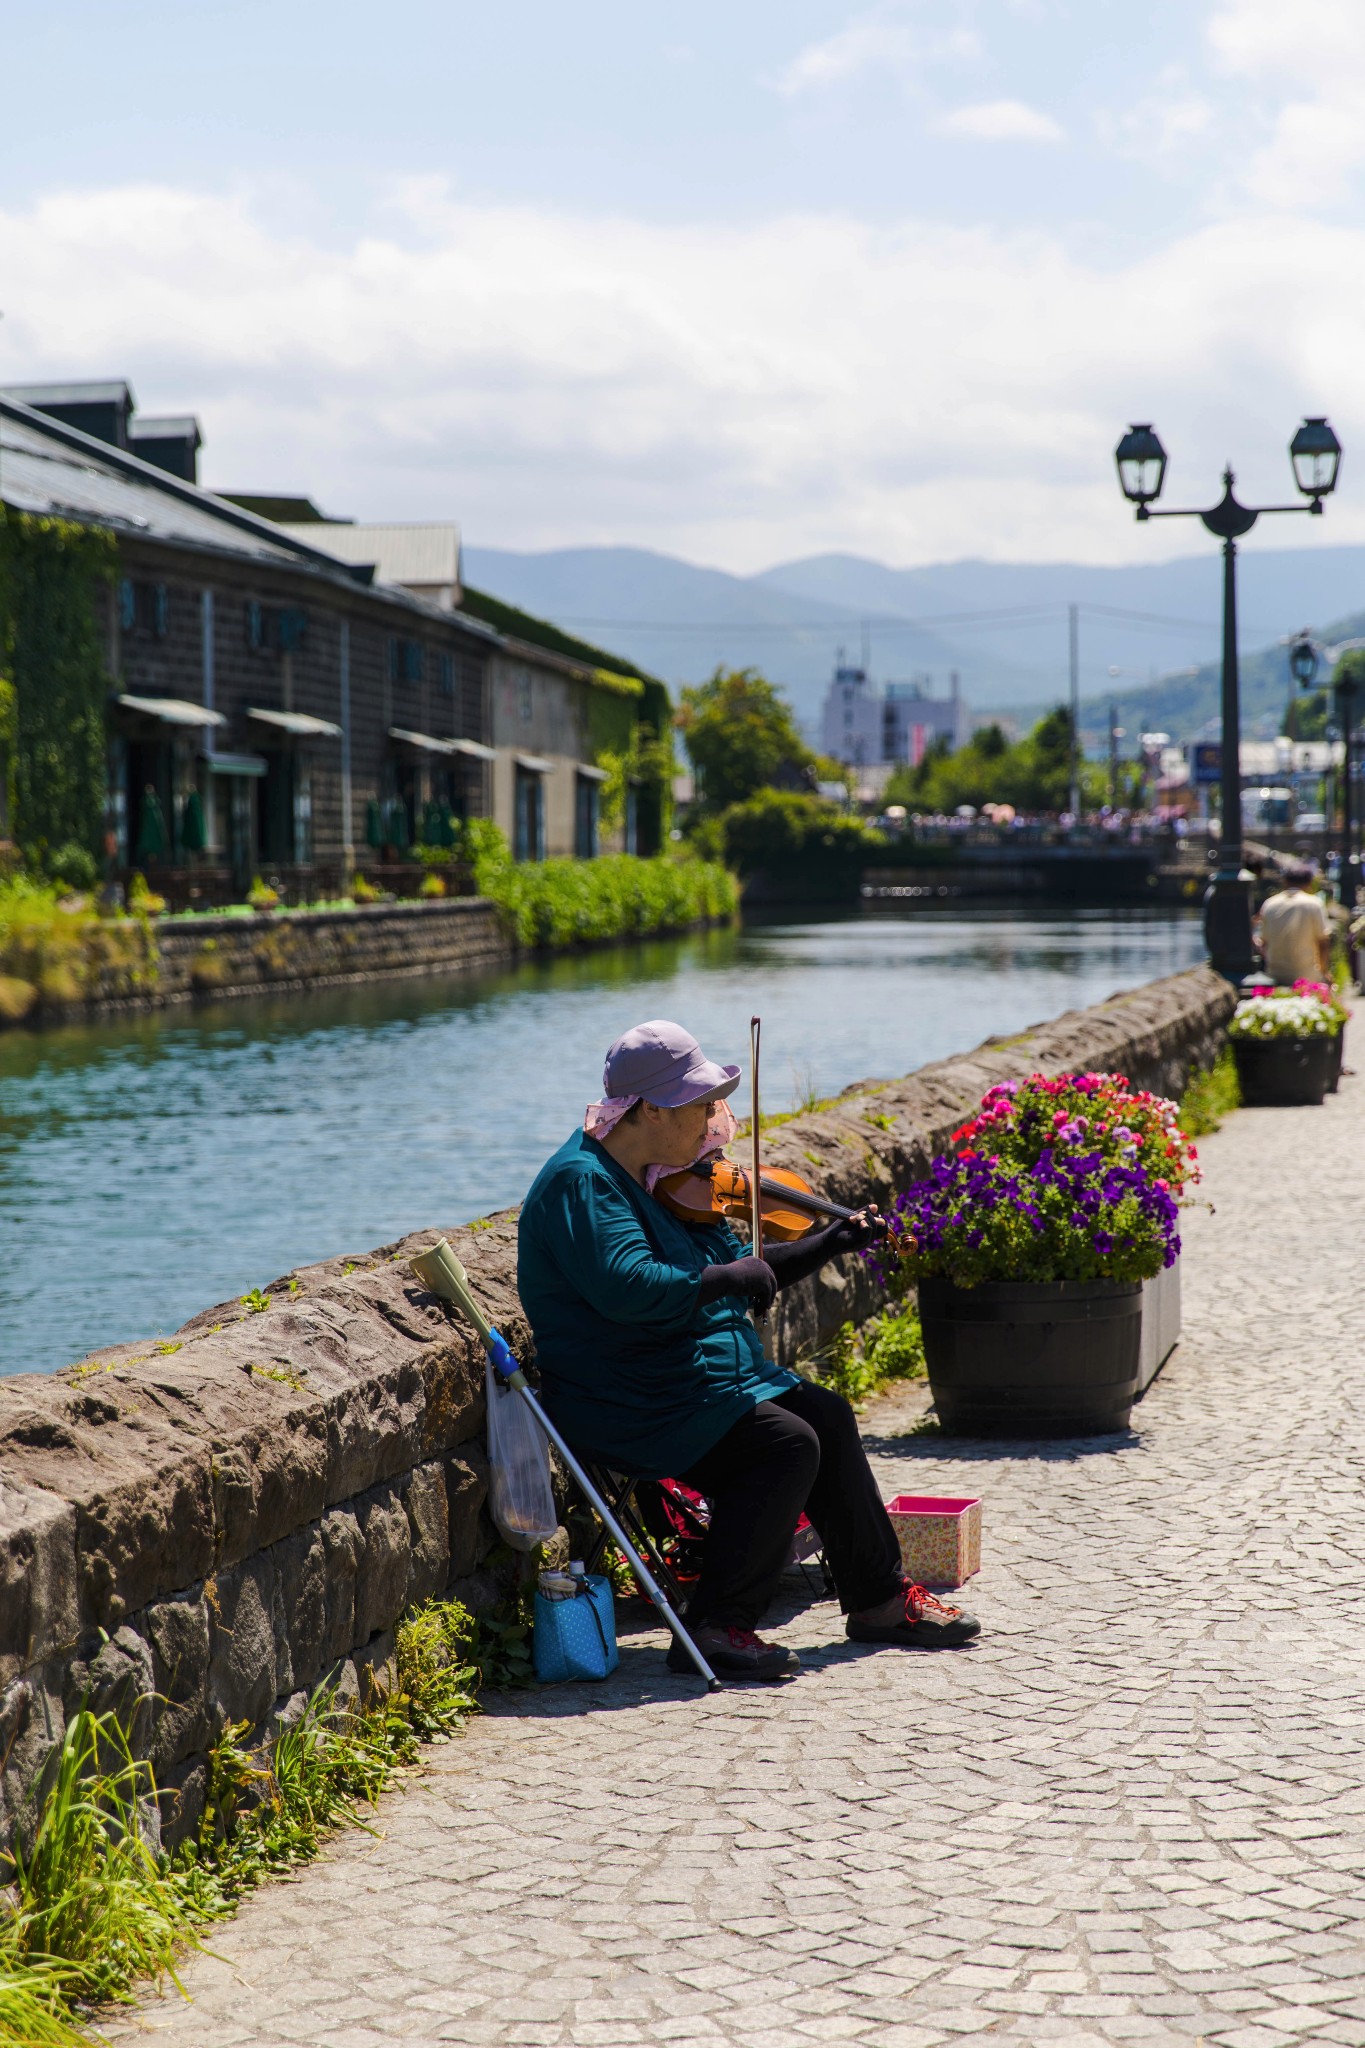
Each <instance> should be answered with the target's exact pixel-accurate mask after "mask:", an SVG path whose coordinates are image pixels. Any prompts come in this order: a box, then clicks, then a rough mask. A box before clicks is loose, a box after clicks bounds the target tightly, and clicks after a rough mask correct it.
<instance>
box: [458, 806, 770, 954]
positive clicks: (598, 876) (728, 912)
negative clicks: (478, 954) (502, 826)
mask: <svg viewBox="0 0 1365 2048" xmlns="http://www.w3.org/2000/svg"><path fill="white" fill-rule="evenodd" d="M462 851H463V852H464V854H465V857H466V858H467V859H468V860H469V861H470V864H471V866H472V867H473V870H474V879H475V885H476V887H477V889H478V892H479V894H480V895H481V896H487V897H489V898H491V900H492V901H493V902H494V903H496V904H497V906H498V908H499V910H500V911H501V913H502V916H503V920H504V922H505V924H506V925H507V928H508V930H509V932H510V934H511V936H512V937H513V938H514V939H515V940H516V942H517V944H518V945H519V946H525V947H527V948H528V949H545V950H561V949H564V948H567V947H570V946H582V945H591V944H594V943H601V942H603V941H605V940H609V939H625V938H644V937H647V936H648V935H649V934H650V933H652V932H667V931H679V930H681V929H682V928H683V927H684V926H686V925H690V924H697V923H699V922H700V921H701V920H702V919H703V918H721V917H733V916H734V914H735V912H736V911H737V910H738V908H739V888H738V884H737V883H736V881H735V878H734V876H733V875H731V874H729V873H727V871H726V870H725V869H724V868H723V867H721V866H720V865H719V863H717V862H715V861H704V860H692V859H687V858H675V857H674V856H672V855H671V854H661V855H659V856H658V857H657V858H656V859H653V860H641V859H638V858H637V857H636V856H635V855H634V854H629V853H608V854H602V855H601V856H600V857H599V858H598V859H596V860H543V861H514V860H513V859H512V856H511V853H510V852H509V850H508V846H507V841H506V839H505V838H504V837H503V835H502V833H501V832H500V831H499V829H498V827H497V826H496V825H494V824H493V823H492V822H491V821H490V820H488V819H486V818H479V819H475V820H473V821H472V822H471V823H470V824H469V825H468V826H467V827H466V828H465V845H464V847H463V848H462Z"/></svg>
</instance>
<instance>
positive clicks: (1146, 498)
mask: <svg viewBox="0 0 1365 2048" xmlns="http://www.w3.org/2000/svg"><path fill="white" fill-rule="evenodd" d="M1114 460H1115V462H1116V463H1117V464H1118V471H1119V489H1120V490H1121V491H1122V492H1123V495H1124V497H1125V498H1127V500H1128V502H1129V504H1131V505H1150V504H1151V503H1152V501H1153V499H1155V498H1159V497H1160V496H1161V486H1162V484H1163V483H1164V482H1165V480H1166V450H1165V449H1164V448H1163V447H1162V445H1161V443H1160V441H1159V440H1158V439H1157V436H1156V434H1155V433H1154V432H1153V431H1152V428H1151V427H1150V426H1149V425H1140V426H1139V425H1134V426H1131V427H1129V429H1128V432H1127V433H1126V434H1125V435H1124V437H1123V439H1122V440H1121V441H1120V442H1119V445H1118V447H1117V448H1116V449H1115V450H1114Z"/></svg>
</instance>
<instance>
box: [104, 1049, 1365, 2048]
mask: <svg viewBox="0 0 1365 2048" xmlns="http://www.w3.org/2000/svg"><path fill="white" fill-rule="evenodd" d="M1357 1028H1359V1027H1357ZM1203 1152H1204V1159H1205V1164H1206V1168H1207V1179H1206V1185H1205V1189H1204V1192H1205V1193H1206V1194H1207V1195H1208V1196H1209V1197H1210V1198H1211V1200H1212V1201H1213V1202H1214V1203H1215V1204H1216V1211H1217V1213H1216V1214H1214V1215H1212V1216H1210V1215H1208V1214H1207V1213H1205V1212H1202V1211H1196V1212H1194V1213H1193V1214H1192V1215H1191V1216H1190V1217H1189V1218H1188V1229H1187V1231H1186V1244H1187V1256H1186V1261H1185V1274H1186V1334H1185V1340H1184V1342H1183V1343H1182V1345H1181V1346H1180V1348H1179V1350H1178V1351H1177V1352H1176V1354H1175V1356H1174V1357H1173V1359H1172V1360H1171V1362H1170V1364H1169V1365H1168V1367H1167V1368H1166V1371H1165V1373H1164V1374H1163V1375H1162V1377H1161V1378H1160V1379H1159V1380H1158V1381H1157V1383H1156V1385H1155V1386H1154V1388H1153V1389H1152V1391H1151V1393H1150V1394H1149V1395H1148V1397H1147V1399H1146V1400H1145V1401H1144V1402H1143V1403H1142V1404H1141V1406H1140V1407H1139V1408H1138V1409H1137V1410H1135V1412H1134V1424H1135V1426H1134V1429H1133V1431H1132V1434H1131V1436H1130V1437H1129V1438H1127V1439H1125V1440H1123V1441H1122V1442H1115V1440H1113V1439H1103V1440H1100V1441H1098V1442H1093V1441H1092V1442H1090V1443H1081V1442H1074V1443H1066V1444H1057V1445H1050V1446H1034V1445H1024V1446H994V1447H992V1446H986V1445H980V1446H973V1445H964V1444H956V1445H950V1444H944V1443H942V1442H940V1441H939V1440H938V1439H937V1438H936V1437H935V1436H933V1435H932V1434H906V1432H907V1430H910V1429H912V1428H913V1425H914V1424H915V1422H916V1421H917V1420H918V1419H919V1417H920V1416H921V1415H922V1414H923V1410H924V1406H925V1400H924V1396H923V1394H922V1393H921V1392H920V1391H919V1390H911V1391H910V1392H909V1393H908V1394H906V1395H902V1396H900V1397H898V1398H896V1399H894V1400H889V1401H886V1402H883V1403H881V1404H879V1405H877V1406H875V1407H874V1408H873V1409H871V1410H870V1411H869V1413H868V1416H867V1420H866V1427H867V1433H868V1436H869V1438H870V1440H871V1443H872V1447H873V1449H874V1452H875V1455H876V1460H877V1464H878V1469H879V1473H880V1476H881V1478H882V1479H883V1481H884V1482H885V1486H886V1488H887V1489H888V1490H890V1489H892V1488H893V1487H894V1488H907V1489H913V1490H916V1491H921V1490H934V1491H941V1492H953V1491H957V1490H958V1489H963V1490H970V1491H971V1492H973V1493H980V1494H981V1495H982V1497H983V1499H984V1501H985V1546H984V1559H985V1568H984V1570H983V1572H982V1574H981V1576H980V1578H979V1579H978V1580H976V1581H974V1582H973V1584H972V1587H971V1590H970V1596H969V1597H970V1603H971V1605H972V1606H973V1607H974V1608H975V1609H976V1610H977V1611H978V1612H979V1613H980V1615H981V1616H982V1619H983V1621H984V1623H985V1634H984V1636H983V1638H982V1641H981V1642H980V1644H979V1645H977V1646H975V1647H973V1648H972V1649H971V1650H969V1651H964V1652H960V1653H958V1654H956V1655H939V1656H937V1657H933V1656H923V1655H920V1656H915V1655H896V1654H892V1653H882V1654H867V1653H854V1652H852V1651H850V1650H849V1649H848V1648H847V1646H845V1645H844V1644H843V1642H842V1638H841V1632H840V1629H839V1627H838V1624H837V1617H836V1613H835V1610H834V1608H833V1607H832V1606H830V1605H828V1604H819V1605H814V1606H809V1607H806V1608H804V1609H803V1610H799V1611H796V1612H795V1613H793V1615H792V1616H791V1618H790V1619H789V1620H788V1621H787V1622H786V1623H785V1625H784V1626H783V1627H782V1629H781V1633H782V1634H783V1636H784V1638H785V1639H786V1640H789V1641H791V1642H793V1643H794V1644H796V1645H797V1647H798V1648H799V1649H800V1650H801V1652H802V1655H803V1657H804V1658H805V1659H806V1660H807V1669H806V1673H805V1675H804V1676H803V1677H802V1678H801V1679H800V1680H799V1681H798V1682H797V1683H795V1684H793V1685H791V1686H789V1687H786V1688H783V1689H777V1690H747V1691H746V1690H743V1689H739V1690H731V1691H728V1692H725V1693H723V1694H721V1695H719V1696H717V1697H715V1698H709V1699H708V1698H702V1697H698V1696H697V1694H696V1691H695V1688H694V1687H693V1686H692V1685H690V1684H689V1683H687V1682H684V1681H681V1680H673V1679H669V1678H667V1677H666V1676H665V1674H664V1672H663V1669H662V1659H661V1657H660V1655H659V1650H658V1646H659V1644H660V1643H661V1641H662V1638H661V1637H659V1636H656V1635H653V1634H650V1635H645V1636H633V1637H630V1638H629V1639H628V1640H627V1641H626V1643H625V1644H624V1646H623V1656H622V1668H621V1670H620V1672H619V1673H618V1675H617V1676H616V1677H615V1678H614V1679H613V1680H611V1681H609V1682H608V1683H607V1684H606V1685H605V1686H602V1687H596V1688H591V1689H589V1688H587V1687H566V1688H563V1689H560V1690H554V1691H546V1692H545V1693H543V1694H540V1695H534V1696H520V1697H511V1698H508V1699H506V1700H503V1701H501V1702H498V1703H496V1704H495V1705H494V1707H493V1710H492V1711H491V1712H490V1713H489V1714H488V1715H487V1716H485V1717H483V1718H481V1719H479V1720H477V1721H476V1722H474V1723H473V1724H472V1725H471V1726H470V1728H469V1730H468V1733H467V1734H466V1735H465V1736H464V1737H463V1738H462V1739H460V1740H458V1741H457V1742H454V1743H452V1744H449V1745H447V1746H444V1747H441V1748H435V1749H431V1750H428V1751H426V1752H424V1755H425V1757H426V1759H427V1770H426V1775H425V1776H424V1777H423V1778H421V1779H419V1780H417V1781H415V1782H413V1783H412V1784H411V1785H410V1786H409V1788H408V1789H407V1790H406V1791H404V1792H401V1793H397V1794H395V1795H393V1796H391V1797H390V1798H388V1799H386V1800H385V1802H384V1803H383V1806H382V1809H381V1811H380V1814H379V1816H378V1822H377V1826H378V1833H377V1834H376V1835H375V1836H370V1835H366V1834H361V1833H349V1834H347V1835H345V1836H344V1837H342V1838H341V1839H340V1840H339V1841H338V1842H337V1843H336V1845H335V1846H334V1847H333V1848H332V1849H331V1850H330V1851H329V1852H328V1854H327V1855H326V1857H325V1858H324V1860H323V1861H322V1862H320V1863H319V1864H317V1865H315V1866H314V1867H313V1868H312V1869H310V1870H306V1871H304V1872H302V1873H301V1874H300V1876H299V1877H298V1878H297V1880H296V1881H294V1882H292V1883H290V1884H287V1885H275V1886H272V1887H269V1888H267V1889H266V1890H265V1891H263V1892H261V1893H258V1894H257V1895H256V1897H255V1898H254V1899H252V1900H250V1901H249V1902H248V1903H247V1905H246V1906H245V1907H244V1908H243V1910H242V1912H241V1914H240V1915H239V1917H238V1918H237V1919H236V1920H235V1921H233V1922H231V1923H228V1924H227V1925H225V1926H222V1927H219V1928H217V1929H215V1930H213V1931H212V1932H211V1933H210V1935H209V1937H208V1939H209V1940H210V1942H211V1944H212V1947H213V1949H214V1951H215V1955H214V1956H212V1957H210V1956H200V1957H196V1958H194V1959H193V1960H191V1961H190V1962H189V1964H188V1965H187V1967H186V1969H185V1971H184V1983H185V1987H186V1989H187V1991H188V1992H189V1993H190V1994H191V1996H192V1999H193V2004H191V2005H187V2004H184V2003H183V2002H182V2001H181V2000H180V1999H179V1998H178V1997H177V1996H176V1995H175V1993H174V1992H171V1993H170V1995H169V1996H168V1997H166V1998H164V1999H159V2000H158V1999H152V2000H150V2001H148V2003H147V2004H146V2005H145V2007H144V2008H143V2010H142V2011H141V2012H140V2013H135V2014H130V2015H126V2016H120V2017H119V2018H118V2019H116V2020H115V2021H114V2022H113V2023H112V2024H110V2025H108V2026H107V2027H106V2028H105V2029H104V2030H103V2031H104V2032H105V2033H106V2035H107V2036H108V2038H110V2039H112V2040H116V2041H119V2042H131V2041H138V2040H144V2041H145V2040H149V2039H155V2040H158V2041H165V2042H167V2043H173V2044H176V2048H232V2044H246V2043H257V2042H260V2043H276V2042H280V2043H289V2044H297V2048H302V2044H308V2048H324V2044H325V2048H379V2044H381V2043H387V2042H391V2041H395V2040H403V2041H411V2042H451V2043H464V2044H469V2048H485V2044H487V2048H494V2044H497V2048H503V2044H524V2048H647V2044H648V2048H653V2044H655V2043H689V2044H690V2043H697V2044H718V2048H727V2044H732V2043H733V2044H743V2048H795V2044H799V2043H802V2042H825V2041H856V2042H864V2043H867V2044H869V2048H937V2044H939V2043H946V2042H954V2041H972V2040H976V2039H982V2040H987V2041H990V2042H991V2043H1000V2044H1011V2048H1033V2044H1038V2043H1045V2042H1051V2041H1059V2042H1065V2043H1067V2044H1072V2048H1074V2044H1082V2043H1085V2044H1095V2048H1099V2044H1102V2043H1103V2044H1110V2043H1114V2044H1118V2043H1129V2042H1132V2043H1140V2044H1143V2048H1147V2044H1164V2043H1181V2044H1185V2048H1189V2044H1193V2043H1196V2042H1201V2041H1202V2042H1203V2043H1205V2044H1206V2048H1281V2044H1288V2043H1292V2042H1299V2043H1308V2044H1314V2043H1320V2042H1321V2043H1328V2042H1330V2043H1338V2044H1342V2048H1351V2044H1357V2048H1365V1715H1362V1711H1361V1700H1362V1697H1365V1646H1363V1644H1362V1619H1361V1617H1362V1605H1363V1603H1365V1494H1363V1492H1362V1479H1363V1478H1365V1401H1362V1399H1361V1394H1360V1376H1361V1370H1362V1360H1365V1299H1363V1297H1362V1287H1361V1268H1362V1264H1365V1258H1363V1257H1362V1253H1361V1251H1360V1249H1359V1246H1360V1243H1361V1226H1362V1220H1363V1219H1365V1078H1363V1079H1361V1080H1359V1081H1354V1080H1349V1079H1348V1080H1347V1081H1345V1082H1344V1083H1343V1092H1342V1094H1341V1095H1340V1096H1339V1097H1338V1098H1336V1099H1334V1100H1329V1101H1328V1103H1327V1104H1326V1105H1325V1106H1324V1107H1323V1108H1322V1109H1320V1110H1311V1109H1303V1110H1259V1111H1243V1112H1241V1113H1240V1114H1239V1115H1237V1116H1236V1117H1234V1118H1233V1119H1232V1120H1231V1121H1230V1122H1229V1123H1228V1124H1227V1125H1226V1126H1225V1128H1224V1130H1223V1131H1222V1132H1220V1133H1219V1134H1218V1135H1217V1136H1215V1137H1213V1138H1211V1139H1209V1140H1207V1141H1205V1145H1204V1147H1203Z"/></svg>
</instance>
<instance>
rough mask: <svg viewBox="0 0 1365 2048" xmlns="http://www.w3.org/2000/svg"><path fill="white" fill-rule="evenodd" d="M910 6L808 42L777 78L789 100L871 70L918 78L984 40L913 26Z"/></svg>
mask: <svg viewBox="0 0 1365 2048" xmlns="http://www.w3.org/2000/svg"><path fill="white" fill-rule="evenodd" d="M908 14H909V10H907V9H906V8H905V7H903V6H896V5H890V6H887V7H882V8H878V9H876V10H874V11H873V12H872V13H870V14H865V15H861V16H859V17H858V18H857V19H856V20H854V21H851V22H850V23H849V24H848V26H847V27H846V28H842V29H840V30H838V32H837V33H836V34H834V35H832V36H826V37H824V38H823V39H822V40H821V41H819V42H815V43H808V44H807V45H806V47H805V48H804V49H803V50H800V51H798V52H797V54H796V56H795V57H793V58H792V60H791V62H790V63H789V64H787V65H785V66H784V67H783V69H782V70H781V71H780V72H779V73H778V75H777V77H776V78H775V79H774V81H773V84H774V86H775V88H776V90H777V91H778V92H780V93H782V94H784V95H786V96H787V97H788V98H795V97H797V96H798V95H800V94H802V93H808V92H821V91H825V90H828V88H830V87H831V86H836V85H843V84H846V83H848V82H849V81H850V80H852V79H855V78H861V77H863V76H864V75H865V74H866V73H868V72H874V73H881V74H886V73H888V72H889V73H891V74H893V75H897V76H899V77H901V78H903V79H915V78H917V77H918V75H919V74H920V72H921V71H922V69H923V67H924V66H925V65H926V64H929V63H934V62H938V61H941V60H943V59H945V58H947V59H955V60H957V61H963V60H969V59H971V58H973V57H975V56H977V55H978V54H979V51H980V43H979V41H978V38H977V37H976V35H975V34H974V32H973V31H972V30H971V29H968V28H963V27H959V28H948V29H944V28H941V27H940V28H934V29H922V28H919V27H915V26H912V24H911V22H910V20H909V18H908Z"/></svg>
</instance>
